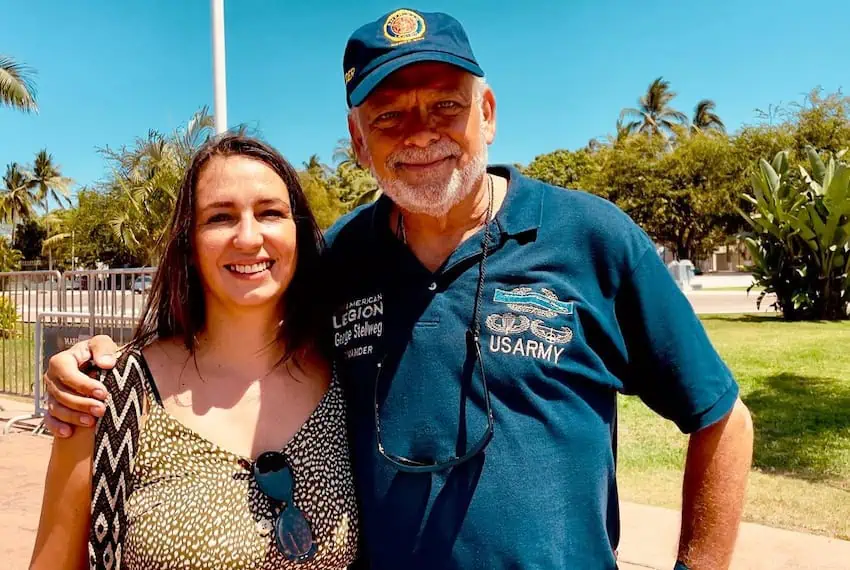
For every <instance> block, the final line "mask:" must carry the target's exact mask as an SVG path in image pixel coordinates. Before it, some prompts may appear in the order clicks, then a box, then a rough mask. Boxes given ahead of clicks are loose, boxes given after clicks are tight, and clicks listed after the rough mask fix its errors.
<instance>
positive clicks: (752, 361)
mask: <svg viewBox="0 0 850 570" xmlns="http://www.w3.org/2000/svg"><path fill="white" fill-rule="evenodd" d="M702 320H703V323H704V325H705V328H706V330H707V331H708V334H709V336H710V337H711V339H712V341H713V342H714V345H715V346H716V347H717V349H718V351H719V352H720V354H721V355H722V357H723V358H724V360H725V361H726V362H727V364H728V365H729V366H730V368H731V369H732V371H733V372H734V373H735V376H736V378H737V380H738V382H739V383H740V385H741V396H742V399H743V400H744V402H745V403H746V404H747V406H748V407H749V409H750V412H751V413H752V415H753V422H754V425H755V432H756V433H755V448H754V458H753V472H752V476H751V478H750V483H749V488H748V496H747V505H746V508H745V512H744V518H745V520H748V521H752V522H758V523H762V524H766V525H770V526H775V527H781V528H788V529H794V530H802V531H810V532H815V533H819V534H825V535H829V536H835V537H838V538H843V539H850V322H842V323H786V322H784V321H782V320H781V319H778V318H775V317H770V316H742V315H722V316H721V315H718V316H705V317H704V318H703V319H702ZM620 406H621V414H622V415H621V420H620V438H621V439H620V441H621V443H620V448H619V449H620V451H619V458H620V463H619V465H620V470H619V481H620V489H621V495H622V497H623V498H624V499H626V500H629V501H634V502H642V503H646V504H652V505H659V506H667V507H674V508H678V507H680V506H681V498H680V494H681V482H682V467H683V465H684V455H685V449H686V445H687V438H686V436H684V435H682V434H681V433H680V432H679V431H678V429H677V428H676V427H675V426H674V425H673V424H671V423H670V422H667V421H666V420H663V419H661V418H659V417H658V416H656V415H654V413H653V412H652V411H650V410H649V409H648V408H647V407H646V406H645V405H644V404H643V403H642V402H640V401H639V400H637V399H635V398H622V399H621V403H620Z"/></svg>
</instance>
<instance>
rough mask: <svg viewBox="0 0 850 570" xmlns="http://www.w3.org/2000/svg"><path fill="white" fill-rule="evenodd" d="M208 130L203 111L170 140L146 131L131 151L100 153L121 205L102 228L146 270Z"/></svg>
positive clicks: (154, 259)
mask: <svg viewBox="0 0 850 570" xmlns="http://www.w3.org/2000/svg"><path fill="white" fill-rule="evenodd" d="M213 126H214V124H213V117H211V116H210V115H209V112H208V109H207V107H203V108H201V109H200V110H199V111H197V112H196V113H195V114H193V115H192V117H191V118H190V119H189V121H188V122H187V123H186V125H185V126H184V127H182V128H178V129H176V130H175V131H174V132H173V133H171V134H169V135H165V134H162V133H159V132H157V131H154V130H151V131H149V132H148V135H147V137H146V138H144V137H140V138H137V139H136V141H135V144H134V146H133V147H131V148H126V147H121V148H120V149H118V150H111V149H109V148H108V147H107V148H106V149H104V150H102V151H101V152H102V153H103V154H104V155H105V156H106V158H107V160H108V161H109V162H111V163H112V165H113V168H114V174H113V176H112V180H111V181H110V182H109V184H108V188H109V191H110V193H111V195H112V196H114V197H115V199H116V200H117V201H118V202H119V203H120V204H121V206H122V207H121V208H120V209H119V208H116V210H115V211H110V212H109V213H107V214H106V217H107V223H108V224H109V225H110V226H111V228H112V230H113V231H114V233H115V235H116V236H117V237H118V238H119V239H120V240H121V242H122V243H123V244H124V245H125V246H126V247H127V249H128V250H129V252H130V253H132V255H134V256H136V257H138V258H140V259H143V260H144V263H145V264H147V265H154V264H155V263H156V262H157V260H158V258H159V255H160V253H161V251H162V246H163V244H164V239H165V236H166V234H167V232H168V229H169V221H170V219H171V214H172V212H173V209H174V202H175V199H176V198H177V193H178V191H179V188H180V184H181V183H182V180H183V174H184V173H185V171H186V167H187V166H188V164H189V161H190V160H191V158H192V155H193V154H194V153H195V151H196V150H197V149H198V147H199V146H200V145H202V144H203V143H204V142H205V141H206V140H208V139H209V137H210V136H212V129H213ZM59 239H61V238H57V240H59Z"/></svg>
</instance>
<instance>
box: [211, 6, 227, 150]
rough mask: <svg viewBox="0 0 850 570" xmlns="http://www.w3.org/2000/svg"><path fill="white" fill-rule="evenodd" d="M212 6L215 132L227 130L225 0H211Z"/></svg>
mask: <svg viewBox="0 0 850 570" xmlns="http://www.w3.org/2000/svg"><path fill="white" fill-rule="evenodd" d="M210 2H211V6H212V48H213V97H214V101H215V105H214V110H213V113H214V115H213V117H214V120H215V132H216V134H221V133H223V132H224V131H226V130H227V76H226V73H225V61H224V0H210Z"/></svg>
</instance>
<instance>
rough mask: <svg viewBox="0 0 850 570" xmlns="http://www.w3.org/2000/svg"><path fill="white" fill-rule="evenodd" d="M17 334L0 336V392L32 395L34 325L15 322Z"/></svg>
mask: <svg viewBox="0 0 850 570" xmlns="http://www.w3.org/2000/svg"><path fill="white" fill-rule="evenodd" d="M15 328H16V332H17V334H15V335H14V336H12V337H10V338H0V371H2V374H3V376H2V378H0V392H4V393H7V394H18V395H32V393H33V381H34V378H35V369H34V368H33V363H34V361H35V326H33V325H32V324H30V323H17V325H16V326H15Z"/></svg>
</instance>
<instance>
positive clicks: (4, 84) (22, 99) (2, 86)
mask: <svg viewBox="0 0 850 570" xmlns="http://www.w3.org/2000/svg"><path fill="white" fill-rule="evenodd" d="M33 75H35V71H33V70H32V69H30V68H29V67H27V66H25V65H23V64H21V63H18V62H16V61H15V60H14V59H12V58H11V57H8V56H4V55H0V107H2V106H8V107H14V108H15V109H18V110H20V111H23V112H25V113H29V112H31V111H35V112H38V105H37V104H36V102H35V92H36V88H35V82H34V81H33Z"/></svg>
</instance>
